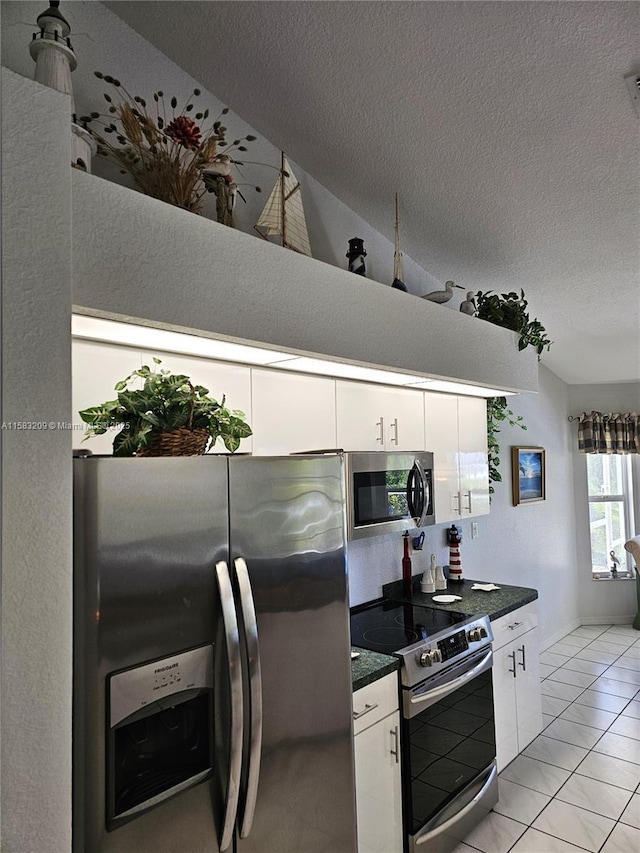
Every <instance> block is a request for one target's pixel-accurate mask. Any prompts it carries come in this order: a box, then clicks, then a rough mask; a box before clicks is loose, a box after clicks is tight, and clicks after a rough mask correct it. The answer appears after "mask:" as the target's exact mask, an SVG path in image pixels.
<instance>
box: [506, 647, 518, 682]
mask: <svg viewBox="0 0 640 853" xmlns="http://www.w3.org/2000/svg"><path fill="white" fill-rule="evenodd" d="M507 657H509V658H511V660H512V661H513V669H511V668H509V672H510V673H511V674H512V675H513V677H514V678H515V677H516V653H515V652H511V654H509V655H507Z"/></svg>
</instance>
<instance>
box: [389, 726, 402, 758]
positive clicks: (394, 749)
mask: <svg viewBox="0 0 640 853" xmlns="http://www.w3.org/2000/svg"><path fill="white" fill-rule="evenodd" d="M389 734H390V735H391V749H390V750H389V752H390V753H391V755H393V756H395V759H396V764H400V750H399V749H398V727H397V726H395V727H394V728H392V729H391V730H390V731H389Z"/></svg>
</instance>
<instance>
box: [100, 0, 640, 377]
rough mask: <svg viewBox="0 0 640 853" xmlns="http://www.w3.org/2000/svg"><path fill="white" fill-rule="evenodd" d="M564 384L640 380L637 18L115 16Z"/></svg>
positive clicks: (582, 11) (498, 6)
mask: <svg viewBox="0 0 640 853" xmlns="http://www.w3.org/2000/svg"><path fill="white" fill-rule="evenodd" d="M105 5H107V6H108V7H109V8H110V9H111V10H112V11H114V12H115V13H116V14H118V15H119V16H120V17H121V18H122V19H123V20H125V21H126V22H127V23H129V24H130V25H131V26H132V27H133V28H134V29H135V30H137V31H138V32H139V33H141V34H142V35H143V36H144V37H145V38H147V39H148V40H149V41H150V42H152V43H153V44H154V45H156V46H157V47H158V48H159V49H160V50H162V51H163V52H164V53H165V54H167V55H168V56H169V57H170V58H171V59H173V60H174V61H175V62H176V63H177V64H178V65H179V66H181V67H182V68H184V69H185V70H186V71H187V72H188V73H189V74H191V75H192V76H193V77H195V78H196V79H197V80H199V81H201V83H202V84H203V85H204V86H206V87H207V88H208V89H210V90H211V91H212V92H214V93H215V94H216V95H217V96H218V97H220V98H221V99H222V100H223V101H224V102H225V103H227V104H229V106H230V107H231V108H232V109H233V110H234V111H235V112H236V113H237V114H238V115H240V116H241V117H242V118H244V119H245V120H246V121H247V122H249V123H250V124H251V125H252V126H253V127H255V128H256V130H258V131H259V133H261V134H262V135H263V136H265V137H266V138H268V139H269V140H270V141H271V142H272V143H273V144H274V145H276V146H278V147H282V148H283V149H285V150H286V151H287V152H288V153H289V154H290V156H291V158H292V159H293V160H295V161H296V162H297V163H299V164H300V165H301V166H302V167H303V168H304V169H305V170H306V171H307V172H308V173H309V174H310V175H312V176H313V177H314V178H315V179H316V180H317V181H319V182H320V183H321V184H323V185H324V186H325V187H326V188H327V189H329V190H330V191H331V192H333V193H334V195H336V196H337V197H338V198H340V199H341V200H342V201H343V202H344V203H345V204H347V205H348V206H349V207H350V208H352V209H353V210H354V211H356V212H357V213H358V214H359V215H361V216H362V217H363V218H364V219H365V220H367V221H368V222H370V223H371V225H373V226H374V227H375V228H376V229H377V230H378V231H380V232H381V233H383V234H386V235H387V236H388V237H389V238H390V239H393V234H392V233H390V227H389V218H390V217H389V198H391V197H392V196H393V193H394V192H396V191H397V192H398V193H399V195H400V198H401V200H402V209H403V217H402V248H403V251H404V252H405V253H406V254H407V255H409V256H410V257H412V258H413V259H414V260H415V261H416V262H417V263H418V264H420V265H421V266H422V267H424V269H426V270H427V271H428V272H430V273H431V274H432V275H434V276H435V277H436V278H438V279H439V280H441V281H444V280H445V279H454V280H455V281H456V282H457V283H459V284H460V285H462V287H463V288H464V289H465V290H467V289H469V290H497V291H500V292H502V291H505V290H509V291H510V290H518V291H519V289H520V288H523V289H524V290H525V293H526V296H527V298H528V300H529V307H530V311H531V315H532V316H535V317H538V319H539V320H540V321H541V322H542V323H543V324H544V326H545V327H546V328H547V331H548V333H549V336H550V337H551V338H552V339H553V340H554V346H553V347H552V349H551V352H550V353H548V354H545V355H544V356H543V363H544V364H546V365H547V366H548V367H549V368H550V369H551V370H552V371H553V372H554V373H556V374H557V375H558V376H559V377H561V378H562V379H563V380H565V381H566V382H568V383H570V384H579V383H599V382H621V381H626V382H629V381H638V380H640V244H639V241H638V219H639V215H638V214H639V213H640V157H639V153H640V151H639V147H640V146H639V143H640V119H639V118H638V115H637V114H636V112H635V110H634V107H633V104H632V102H631V98H630V97H629V92H628V90H627V88H626V86H625V83H624V79H623V78H624V76H625V75H626V74H629V73H631V72H636V71H638V72H640V4H639V3H637V2H611V0H603V2H584V3H580V2H560V1H559V2H487V3H486V2H479V1H478V2H475V0H474V1H473V2H429V0H424V2H413V3H407V2H393V0H379V2H239V0H236V2H214V0H208V1H207V2H195V3H193V2H114V3H106V4H105Z"/></svg>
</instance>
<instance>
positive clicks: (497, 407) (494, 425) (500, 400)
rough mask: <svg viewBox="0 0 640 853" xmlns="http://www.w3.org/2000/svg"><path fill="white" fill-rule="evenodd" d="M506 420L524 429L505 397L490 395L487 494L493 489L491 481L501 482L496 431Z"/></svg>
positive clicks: (518, 416) (521, 418)
mask: <svg viewBox="0 0 640 853" xmlns="http://www.w3.org/2000/svg"><path fill="white" fill-rule="evenodd" d="M504 421H506V422H507V423H508V424H510V426H518V427H520V429H524V430H526V428H527V426H526V424H525V423H524V419H523V417H522V415H516V414H514V413H513V412H512V411H511V409H510V408H508V406H507V398H506V397H490V398H489V399H488V400H487V448H488V455H489V495H493V494H494V491H495V489H494V488H493V485H492V483H501V482H502V474H501V473H500V471H499V470H498V468H499V467H500V456H499V454H500V445H499V443H498V437H497V436H498V433H499V432H500V425H501V424H502V423H504Z"/></svg>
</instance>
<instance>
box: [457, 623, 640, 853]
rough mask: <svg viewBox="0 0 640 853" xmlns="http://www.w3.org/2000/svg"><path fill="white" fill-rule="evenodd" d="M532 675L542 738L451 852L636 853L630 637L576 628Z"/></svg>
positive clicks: (505, 775)
mask: <svg viewBox="0 0 640 853" xmlns="http://www.w3.org/2000/svg"><path fill="white" fill-rule="evenodd" d="M540 670H541V678H542V688H541V689H542V711H543V717H544V729H543V731H542V732H541V734H540V735H539V736H538V737H537V738H536V739H535V740H534V741H533V742H532V743H531V744H529V746H528V747H527V748H526V749H525V750H524V752H522V753H521V754H520V755H519V756H518V757H517V758H516V759H515V760H514V761H512V762H511V764H510V765H509V766H508V767H506V768H505V769H504V770H503V771H502V773H501V774H500V779H499V785H500V802H499V803H498V805H497V806H496V807H495V809H494V810H493V811H492V812H491V813H490V814H489V815H488V816H487V817H486V818H485V820H484V821H483V822H482V823H481V824H479V825H478V826H477V827H476V828H475V829H474V830H473V832H471V833H470V834H469V835H468V836H467V838H466V839H465V841H464V843H461V844H459V845H458V846H457V847H456V849H455V853H477V851H482V853H507V851H511V853H580V851H585V850H588V851H590V853H636V851H639V852H640V633H639V632H638V631H634V630H633V628H632V627H631V626H630V625H597V626H595V625H593V626H591V625H589V626H583V627H582V628H577V629H576V630H575V631H573V632H572V633H571V634H568V635H567V636H566V637H563V638H562V640H561V641H560V642H559V643H556V644H555V645H554V646H551V647H550V648H549V649H547V650H546V651H544V652H543V653H542V654H541V655H540Z"/></svg>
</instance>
